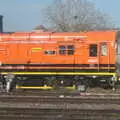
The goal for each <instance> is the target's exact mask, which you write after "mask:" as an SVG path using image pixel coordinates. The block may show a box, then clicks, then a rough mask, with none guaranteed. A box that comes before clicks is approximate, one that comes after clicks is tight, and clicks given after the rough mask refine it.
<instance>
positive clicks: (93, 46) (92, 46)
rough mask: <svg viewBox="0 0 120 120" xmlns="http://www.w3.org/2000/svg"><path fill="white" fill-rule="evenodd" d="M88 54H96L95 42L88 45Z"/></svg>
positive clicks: (92, 55)
mask: <svg viewBox="0 0 120 120" xmlns="http://www.w3.org/2000/svg"><path fill="white" fill-rule="evenodd" d="M89 56H90V57H96V56H97V45H96V44H90V46H89Z"/></svg>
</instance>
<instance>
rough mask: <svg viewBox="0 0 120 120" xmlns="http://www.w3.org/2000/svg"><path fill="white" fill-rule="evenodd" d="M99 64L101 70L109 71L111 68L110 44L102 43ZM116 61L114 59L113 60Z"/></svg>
mask: <svg viewBox="0 0 120 120" xmlns="http://www.w3.org/2000/svg"><path fill="white" fill-rule="evenodd" d="M99 46H100V47H99V49H100V52H99V61H100V62H99V63H100V68H101V69H106V70H109V67H110V48H109V47H108V46H109V44H108V43H106V42H101V43H100V44H99ZM113 59H114V58H113Z"/></svg>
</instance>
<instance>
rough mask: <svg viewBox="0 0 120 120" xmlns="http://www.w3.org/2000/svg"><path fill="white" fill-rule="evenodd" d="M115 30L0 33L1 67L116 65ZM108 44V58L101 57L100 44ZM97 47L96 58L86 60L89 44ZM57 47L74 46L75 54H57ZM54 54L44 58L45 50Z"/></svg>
mask: <svg viewBox="0 0 120 120" xmlns="http://www.w3.org/2000/svg"><path fill="white" fill-rule="evenodd" d="M115 40H116V31H91V32H81V33H79V32H78V33H51V32H41V33H35V32H30V33H27V32H26V33H23V32H21V33H11V34H0V62H1V63H2V64H115V63H116V51H115ZM103 42H106V43H107V52H108V53H107V56H101V55H100V44H101V43H103ZM90 44H97V45H98V56H97V57H89V45H90ZM59 45H65V46H66V45H74V46H75V53H74V55H60V54H59ZM46 50H54V51H56V54H54V55H46V54H44V51H46Z"/></svg>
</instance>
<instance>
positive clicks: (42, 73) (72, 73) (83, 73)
mask: <svg viewBox="0 0 120 120" xmlns="http://www.w3.org/2000/svg"><path fill="white" fill-rule="evenodd" d="M8 73H11V74H14V75H113V76H116V73H114V72H113V73H109V72H2V73H1V74H4V75H5V74H8Z"/></svg>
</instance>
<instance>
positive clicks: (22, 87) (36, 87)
mask: <svg viewBox="0 0 120 120" xmlns="http://www.w3.org/2000/svg"><path fill="white" fill-rule="evenodd" d="M64 88H66V89H69V90H75V85H73V86H67V87H64ZM16 89H43V90H48V89H49V90H52V89H53V87H51V86H46V85H45V86H19V85H17V86H16Z"/></svg>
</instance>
